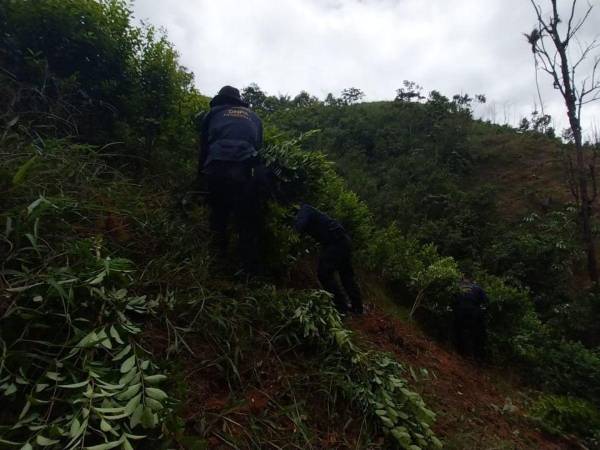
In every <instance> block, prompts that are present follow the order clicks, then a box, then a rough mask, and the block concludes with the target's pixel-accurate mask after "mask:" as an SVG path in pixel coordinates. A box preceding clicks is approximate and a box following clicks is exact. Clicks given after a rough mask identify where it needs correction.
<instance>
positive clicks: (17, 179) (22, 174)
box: [12, 117, 37, 214]
mask: <svg viewBox="0 0 600 450" xmlns="http://www.w3.org/2000/svg"><path fill="white" fill-rule="evenodd" d="M13 120H14V119H13ZM17 120H18V117H17ZM15 123H16V122H15ZM36 160H37V155H34V156H33V157H31V158H30V159H29V160H27V161H26V162H25V164H23V165H21V167H19V170H17V172H16V173H15V175H14V176H13V179H12V184H13V186H18V185H20V184H21V183H23V181H25V179H26V178H27V174H28V172H29V171H30V169H31V168H32V167H33V165H34V164H35V162H36ZM30 214H31V213H30Z"/></svg>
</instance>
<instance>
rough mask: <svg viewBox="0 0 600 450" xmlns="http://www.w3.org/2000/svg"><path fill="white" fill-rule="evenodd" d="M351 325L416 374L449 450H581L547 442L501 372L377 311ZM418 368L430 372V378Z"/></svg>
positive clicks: (415, 382) (573, 444) (519, 394)
mask: <svg viewBox="0 0 600 450" xmlns="http://www.w3.org/2000/svg"><path fill="white" fill-rule="evenodd" d="M348 325H349V326H350V327H351V328H352V329H354V330H355V332H356V333H357V335H358V336H359V338H360V339H363V340H365V341H367V342H369V344H370V345H371V346H373V347H374V348H376V349H379V350H384V351H388V352H391V353H394V354H395V355H396V356H397V358H398V360H399V361H401V362H403V363H405V364H407V365H409V366H411V367H413V368H415V369H416V370H414V372H415V375H416V376H415V377H414V378H413V376H411V374H410V373H409V374H407V376H408V377H409V378H410V379H411V383H412V385H413V387H414V388H415V389H417V390H418V391H419V392H420V393H421V395H422V396H423V397H424V399H425V401H426V402H427V404H428V406H429V407H430V408H431V409H433V410H434V411H435V412H436V413H437V414H438V417H437V421H436V424H435V431H436V433H438V435H439V436H440V437H442V438H443V439H444V440H445V441H446V448H449V449H469V450H478V449H481V450H484V449H485V450H490V449H519V450H520V449H553V450H554V449H556V450H558V449H581V448H583V447H581V446H580V445H578V444H577V443H576V442H569V441H566V440H564V439H560V438H556V437H553V436H548V435H547V434H545V433H543V432H542V431H540V430H538V429H536V427H535V426H534V424H533V423H532V421H531V420H529V419H527V417H526V415H525V408H524V399H525V396H524V395H523V394H522V392H521V391H519V389H518V387H516V386H515V384H514V383H513V382H510V381H509V380H506V379H505V377H506V373H509V370H507V369H503V373H504V375H502V374H501V373H500V371H499V369H497V368H495V369H494V368H481V367H478V366H477V365H476V364H474V363H472V362H470V361H467V360H465V359H463V358H462V357H460V356H459V355H457V354H456V353H454V352H452V351H449V350H447V349H445V348H443V347H442V346H441V345H439V344H437V343H436V342H434V341H432V340H431V338H428V337H427V336H426V335H425V334H424V333H423V332H421V331H420V330H419V329H418V328H417V327H416V326H414V325H412V324H409V323H406V322H403V321H401V320H398V319H396V318H394V317H392V316H390V315H388V314H385V313H383V312H382V311H381V310H379V309H378V308H377V307H375V308H372V309H371V310H370V311H369V313H368V314H367V315H366V316H365V317H361V318H354V319H350V320H348ZM419 368H423V369H426V374H424V373H423V374H422V373H420V371H419V370H418V369H419Z"/></svg>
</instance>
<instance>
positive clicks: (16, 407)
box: [0, 0, 600, 450]
mask: <svg viewBox="0 0 600 450" xmlns="http://www.w3.org/2000/svg"><path fill="white" fill-rule="evenodd" d="M133 23H134V22H133V20H132V17H131V12H130V10H129V8H128V4H127V3H125V2H122V1H120V0H116V1H110V2H95V1H87V0H72V1H69V2H63V1H58V0H39V1H36V2H0V25H2V26H3V29H4V30H5V31H4V33H3V34H1V35H0V68H1V70H0V124H1V126H2V133H1V134H0V222H1V223H2V227H0V290H1V291H0V398H1V401H2V408H0V444H1V446H2V447H6V448H20V449H22V450H30V449H32V448H51V449H75V448H84V449H88V450H106V449H111V448H121V449H124V450H130V449H133V448H140V449H164V448H182V449H205V448H241V449H245V448H256V449H263V448H274V449H275V448H302V449H304V448H315V449H321V448H348V449H349V448H354V449H355V448H372V449H377V448H404V449H409V450H418V449H421V448H422V449H434V448H440V447H442V446H444V445H445V446H446V447H447V448H456V449H459V448H578V446H580V447H579V448H581V446H582V445H585V446H587V448H598V445H599V444H598V442H599V439H600V436H599V433H598V430H600V413H599V412H598V407H599V406H600V355H599V354H598V349H597V345H598V336H599V335H598V334H595V328H594V327H597V321H594V318H595V317H597V305H598V304H600V303H599V302H597V299H598V295H597V293H596V292H595V291H593V290H590V291H584V290H580V291H578V292H577V295H579V297H578V298H576V300H578V301H577V302H574V298H573V297H569V296H566V294H565V296H563V294H564V293H565V291H567V289H566V288H565V286H566V284H567V283H566V281H565V280H568V279H569V277H570V274H569V272H568V270H569V269H570V268H572V267H574V266H575V265H576V263H577V249H578V242H577V239H576V233H575V232H574V230H576V228H575V226H574V225H575V220H574V219H573V215H572V214H571V213H569V211H566V212H564V211H563V209H561V208H562V207H563V206H564V205H559V206H558V207H556V208H554V209H552V208H551V209H552V210H551V211H548V212H546V213H543V214H537V217H533V218H530V219H528V220H527V221H525V222H517V221H514V220H513V219H516V215H513V214H508V213H506V212H505V211H503V210H505V209H507V208H508V206H509V205H510V206H514V205H515V204H517V203H518V208H517V209H518V210H520V209H521V208H522V209H523V211H522V212H526V213H527V214H526V215H530V216H531V214H530V213H531V212H532V211H533V210H530V209H529V208H530V205H531V203H529V202H528V201H523V203H522V204H521V203H519V202H518V200H517V197H518V198H519V199H522V198H524V197H523V196H522V194H520V192H521V191H520V189H522V187H521V186H516V184H517V183H521V184H523V183H529V181H531V180H530V179H529V178H527V179H526V178H524V173H525V172H524V171H521V166H520V165H519V164H518V163H517V162H516V161H518V160H519V159H518V158H516V155H522V157H521V158H520V160H523V161H525V162H526V165H530V164H533V163H535V164H540V165H541V167H542V168H543V169H542V170H541V172H544V173H552V174H553V173H554V170H555V169H554V167H555V166H553V165H552V166H551V167H552V168H551V169H548V172H546V167H547V164H546V163H545V161H547V160H546V159H545V156H544V157H540V159H538V155H539V153H537V152H538V150H539V151H540V152H545V151H546V150H547V149H548V148H553V146H554V145H557V144H556V142H555V141H553V140H552V139H549V140H548V139H546V138H542V137H539V136H537V135H533V134H528V135H521V134H518V133H516V132H515V131H514V130H509V129H503V128H497V127H494V126H491V125H486V124H480V123H478V122H474V121H473V120H472V117H471V114H470V111H469V108H468V105H467V104H465V103H464V101H461V102H459V101H458V100H456V99H454V100H452V101H450V100H449V99H447V98H445V97H444V96H441V95H440V94H439V93H432V94H431V95H430V98H429V99H428V100H427V102H425V103H423V104H420V103H419V104H417V103H414V104H413V103H391V102H381V103H364V104H344V103H340V102H333V103H331V102H329V103H327V104H326V103H325V102H319V101H318V100H316V101H315V99H314V98H311V97H310V96H308V97H307V96H306V95H304V96H299V97H298V98H299V100H298V99H279V100H278V101H277V102H276V103H273V105H274V106H273V107H272V108H271V109H270V110H269V111H267V110H266V109H262V110H261V108H260V107H257V110H258V111H259V112H260V113H261V115H263V116H264V118H265V121H266V122H267V127H266V133H265V141H266V145H265V147H264V148H263V149H261V152H260V157H261V159H262V160H263V161H264V163H265V164H266V165H267V166H268V167H269V168H270V169H271V171H272V173H273V174H276V176H277V182H276V185H277V186H276V189H273V193H272V196H271V198H270V199H268V200H269V201H268V202H266V204H265V205H264V211H262V212H263V217H264V219H265V223H264V230H263V231H264V241H263V243H264V245H263V246H262V247H261V251H260V253H261V254H260V257H261V258H262V260H263V261H264V263H265V268H266V275H265V276H264V277H252V278H248V277H246V276H244V275H243V273H242V274H240V272H239V271H238V268H239V266H240V261H239V258H238V257H237V256H236V252H235V251H234V250H233V242H232V246H231V248H230V249H228V250H229V252H228V253H227V255H225V256H218V252H217V251H215V248H214V247H213V243H212V236H211V233H210V231H209V226H208V220H207V217H208V212H209V211H208V206H207V204H206V201H205V198H204V197H203V193H202V192H198V189H197V187H198V186H197V184H196V183H194V182H193V180H194V178H195V176H196V158H197V155H196V148H197V138H198V136H197V130H196V129H195V127H196V123H195V121H194V118H195V117H197V116H196V115H197V113H198V112H199V111H202V110H205V109H206V108H207V98H206V97H205V96H203V95H201V94H200V93H199V92H198V91H197V90H196V89H195V88H194V87H193V84H192V75H191V74H190V73H189V72H188V71H187V70H185V68H183V67H181V66H180V65H179V63H178V59H177V52H176V51H175V49H174V48H173V47H172V45H171V44H170V43H169V42H168V40H167V39H166V38H165V37H164V36H162V35H161V34H160V33H159V32H157V31H156V30H155V29H153V28H151V27H137V26H136V25H134V24H133ZM300 100H301V101H300ZM315 128H319V129H321V132H320V133H316V134H315V133H308V134H305V133H306V132H308V131H310V130H312V129H315ZM538 141H539V142H538ZM538 143H540V146H538ZM321 150H322V151H321ZM549 160H552V159H549ZM332 161H333V162H332ZM500 166H501V168H500ZM493 174H495V175H493ZM340 175H341V176H340ZM494 177H495V178H494ZM482 181H486V183H483V182H482ZM488 181H493V183H491V184H492V186H491V188H488V187H486V186H484V184H490V183H487V182H488ZM507 181H508V183H507ZM533 181H535V183H533ZM533 181H532V184H531V185H529V184H527V187H526V189H531V190H536V189H539V190H541V189H542V188H549V190H550V191H549V192H552V191H553V190H554V189H555V187H554V186H555V185H553V184H549V183H539V184H538V181H537V180H535V179H534V180H533ZM474 185H476V186H475V187H474ZM529 186H531V188H530V187H529ZM355 191H356V192H355ZM557 192H558V190H557ZM357 193H358V194H357ZM536 195H539V196H540V197H541V198H542V199H543V198H544V197H545V196H546V195H550V194H548V193H546V192H545V191H544V192H543V193H539V194H538V193H536ZM556 198H558V201H559V202H562V201H565V200H563V197H559V196H558V194H557V197H556ZM300 202H309V203H311V204H314V205H316V206H318V207H319V208H321V209H323V210H325V211H327V212H328V213H330V214H331V215H333V216H335V217H336V218H338V219H339V220H340V221H342V222H343V224H344V226H345V228H346V229H347V230H348V232H349V233H350V234H351V235H352V238H353V246H354V251H355V253H354V254H355V259H356V261H355V262H356V266H357V267H358V268H359V272H360V273H359V275H360V279H361V285H362V288H363V291H364V294H365V298H366V301H367V303H369V304H372V307H371V310H370V312H368V313H367V315H366V316H365V317H363V318H354V319H351V318H347V317H341V316H340V315H339V314H338V312H337V311H336V310H335V308H334V307H333V305H332V302H331V298H330V296H329V295H328V294H327V293H325V292H323V291H322V290H320V289H319V286H318V283H317V281H316V276H315V263H316V261H315V254H316V252H317V251H318V249H317V248H316V246H315V244H314V243H313V242H310V241H304V240H302V239H301V238H300V237H299V236H298V235H297V234H296V233H295V232H294V231H293V229H292V227H291V226H290V223H291V220H292V218H293V214H294V208H293V205H294V204H297V203H300ZM535 211H536V212H543V211H542V210H540V211H538V210H537V209H536V210H535ZM520 214H521V211H519V215H520ZM233 240H234V241H235V236H234V239H233ZM463 270H469V271H471V272H474V273H475V274H476V276H477V279H478V281H479V282H480V284H481V285H482V286H483V288H485V289H486V291H487V292H488V295H489V297H490V305H489V309H488V316H489V320H488V330H489V345H488V350H489V354H488V355H489V356H488V361H487V364H488V367H486V368H483V369H480V368H478V367H476V366H474V365H473V364H472V363H471V362H469V361H465V360H463V359H461V358H460V357H458V356H457V355H456V354H455V353H454V352H453V350H452V347H451V345H450V344H449V343H448V335H449V333H448V331H449V329H450V327H451V323H452V322H451V317H450V314H449V308H450V305H451V301H452V298H453V296H454V294H455V292H456V286H457V282H458V280H459V278H460V277H461V275H462V271H463ZM416 301H418V302H419V303H418V304H417V305H416V307H415V319H409V318H408V314H407V313H406V311H407V310H408V309H409V308H410V307H411V306H412V305H413V303H414V302H416ZM384 311H385V312H384ZM507 367H508V369H507ZM542 430H544V431H542ZM550 434H552V436H551V435H550ZM570 435H576V436H577V437H559V436H570Z"/></svg>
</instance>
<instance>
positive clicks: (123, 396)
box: [117, 383, 142, 400]
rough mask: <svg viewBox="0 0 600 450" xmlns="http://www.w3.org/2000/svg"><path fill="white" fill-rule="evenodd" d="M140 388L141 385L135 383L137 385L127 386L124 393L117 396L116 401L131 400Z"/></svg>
mask: <svg viewBox="0 0 600 450" xmlns="http://www.w3.org/2000/svg"><path fill="white" fill-rule="evenodd" d="M141 386H142V384H141V383H137V384H133V385H131V386H129V387H128V388H127V389H126V390H125V391H123V392H121V393H120V394H119V395H117V399H119V400H129V399H131V398H132V397H133V396H134V395H136V394H137V393H138V392H139V390H140V388H141Z"/></svg>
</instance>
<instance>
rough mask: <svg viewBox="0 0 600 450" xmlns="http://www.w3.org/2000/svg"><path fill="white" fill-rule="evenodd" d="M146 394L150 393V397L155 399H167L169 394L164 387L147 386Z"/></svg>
mask: <svg viewBox="0 0 600 450" xmlns="http://www.w3.org/2000/svg"><path fill="white" fill-rule="evenodd" d="M146 395H148V397H150V398H153V399H155V400H159V401H161V400H165V399H166V398H167V397H168V395H167V393H166V392H165V391H163V390H162V389H158V388H151V387H149V388H146Z"/></svg>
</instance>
